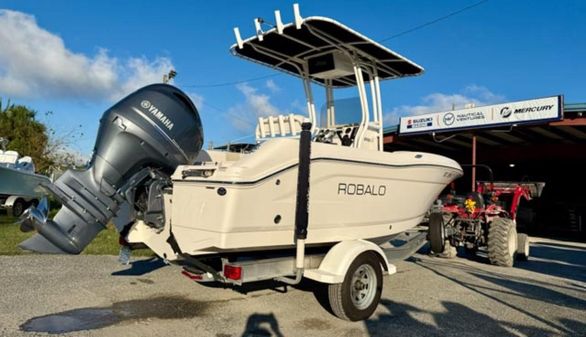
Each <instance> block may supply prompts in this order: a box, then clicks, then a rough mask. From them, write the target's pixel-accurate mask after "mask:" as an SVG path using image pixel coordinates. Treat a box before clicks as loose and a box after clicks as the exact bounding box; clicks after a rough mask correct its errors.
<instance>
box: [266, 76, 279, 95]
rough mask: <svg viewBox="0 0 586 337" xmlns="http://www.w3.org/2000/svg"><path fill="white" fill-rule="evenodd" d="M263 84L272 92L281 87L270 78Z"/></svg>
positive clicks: (277, 90)
mask: <svg viewBox="0 0 586 337" xmlns="http://www.w3.org/2000/svg"><path fill="white" fill-rule="evenodd" d="M265 86H266V87H267V89H269V90H270V91H271V92H272V93H273V94H275V93H277V92H279V91H281V87H279V86H278V85H277V83H275V81H273V80H272V79H269V80H267V82H266V83H265Z"/></svg>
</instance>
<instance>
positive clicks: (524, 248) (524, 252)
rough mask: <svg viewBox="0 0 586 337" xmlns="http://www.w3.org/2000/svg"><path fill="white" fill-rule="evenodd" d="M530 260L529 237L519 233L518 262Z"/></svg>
mask: <svg viewBox="0 0 586 337" xmlns="http://www.w3.org/2000/svg"><path fill="white" fill-rule="evenodd" d="M528 258H529V236H527V234H523V233H519V234H518V235H517V260H521V261H527V259H528Z"/></svg>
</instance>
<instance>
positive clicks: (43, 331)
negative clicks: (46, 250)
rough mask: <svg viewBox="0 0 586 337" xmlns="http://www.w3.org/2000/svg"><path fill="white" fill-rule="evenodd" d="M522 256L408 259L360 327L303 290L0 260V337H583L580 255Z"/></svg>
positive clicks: (157, 265)
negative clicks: (496, 262)
mask: <svg viewBox="0 0 586 337" xmlns="http://www.w3.org/2000/svg"><path fill="white" fill-rule="evenodd" d="M531 248H532V257H531V258H530V259H529V261H526V262H519V263H517V265H516V266H515V268H503V267H496V266H491V265H489V264H487V263H486V262H487V261H486V259H485V258H483V257H475V258H471V257H468V258H466V257H460V258H455V259H449V260H446V259H440V258H434V257H430V256H427V255H425V254H417V255H415V256H414V257H413V258H411V259H409V260H408V261H404V262H401V263H399V264H398V265H397V269H398V273H397V274H395V275H392V276H387V277H385V280H384V290H383V297H382V299H381V303H380V305H379V307H378V309H377V311H376V313H375V315H374V316H373V317H372V318H371V319H370V320H368V321H365V322H346V321H342V320H340V319H338V318H336V317H335V316H333V315H332V314H331V313H330V312H329V311H328V309H327V305H326V304H325V301H324V298H323V296H322V295H320V293H321V292H320V291H319V290H320V289H321V286H320V285H319V284H317V283H314V282H309V281H306V282H303V283H302V284H301V285H300V286H298V287H288V288H287V289H285V288H284V287H282V286H281V287H277V288H271V287H270V286H271V284H266V283H262V284H255V285H252V286H249V287H247V288H245V289H240V290H239V291H235V290H233V289H225V288H223V287H219V286H209V285H208V286H204V285H200V284H197V283H194V282H192V281H190V280H188V279H187V278H185V277H184V276H182V275H181V274H180V269H178V268H177V267H173V266H166V265H165V264H163V263H162V261H160V260H157V259H144V258H143V259H137V260H135V261H134V262H133V264H132V265H130V266H122V265H120V264H118V262H117V260H116V257H114V256H47V255H45V256H41V255H26V256H13V257H9V256H2V257H0V336H46V335H47V334H48V333H51V334H52V335H64V336H125V337H126V336H129V337H130V336H141V337H144V336H177V337H180V336H215V337H229V336H231V337H237V336H303V337H307V336H336V337H338V336H352V337H353V336H586V244H584V243H575V242H566V241H555V240H546V239H539V238H533V242H532V247H531Z"/></svg>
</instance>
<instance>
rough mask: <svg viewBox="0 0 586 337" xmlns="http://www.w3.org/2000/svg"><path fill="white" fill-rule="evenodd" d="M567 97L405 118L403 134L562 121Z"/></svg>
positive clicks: (400, 128) (400, 132) (401, 128)
mask: <svg viewBox="0 0 586 337" xmlns="http://www.w3.org/2000/svg"><path fill="white" fill-rule="evenodd" d="M562 107H563V96H561V95H560V96H552V97H545V98H538V99H531V100H526V101H518V102H509V103H503V104H494V105H487V106H481V107H475V108H467V109H460V110H454V111H445V112H435V113H429V114H424V115H417V116H408V117H401V119H400V122H399V134H419V133H429V132H448V131H455V130H466V129H479V128H486V127H493V126H496V127H501V126H507V125H515V124H527V123H535V122H536V121H542V122H543V121H554V120H561V119H562V118H563V115H562Z"/></svg>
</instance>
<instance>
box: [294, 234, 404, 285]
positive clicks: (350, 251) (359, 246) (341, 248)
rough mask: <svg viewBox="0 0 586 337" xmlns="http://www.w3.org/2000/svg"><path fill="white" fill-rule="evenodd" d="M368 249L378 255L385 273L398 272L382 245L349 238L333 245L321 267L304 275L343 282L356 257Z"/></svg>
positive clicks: (315, 278)
mask: <svg viewBox="0 0 586 337" xmlns="http://www.w3.org/2000/svg"><path fill="white" fill-rule="evenodd" d="M368 251H371V252H374V253H375V254H376V255H377V256H378V258H379V260H380V263H381V265H382V269H383V273H384V274H394V273H395V272H396V268H395V266H394V265H392V264H389V261H388V260H387V258H386V256H385V254H384V252H383V250H382V249H381V247H380V246H378V245H376V244H374V243H372V242H370V241H366V240H348V241H342V242H340V243H338V244H336V245H335V246H333V247H332V248H331V249H330V250H329V251H328V253H327V254H326V256H325V257H324V259H323V260H322V262H321V263H320V265H319V267H318V268H317V269H306V270H305V271H304V273H303V276H305V277H306V278H308V279H311V280H314V281H318V282H321V283H328V284H335V283H342V282H343V281H344V277H345V276H346V271H347V270H348V268H349V267H350V264H352V262H353V261H354V259H355V258H356V257H357V256H358V255H360V254H362V253H364V252H368Z"/></svg>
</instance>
